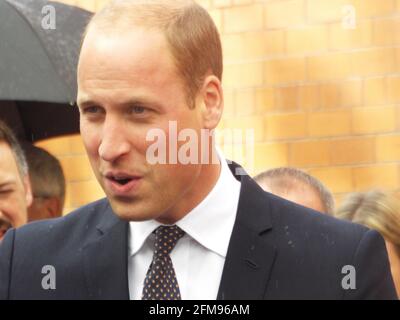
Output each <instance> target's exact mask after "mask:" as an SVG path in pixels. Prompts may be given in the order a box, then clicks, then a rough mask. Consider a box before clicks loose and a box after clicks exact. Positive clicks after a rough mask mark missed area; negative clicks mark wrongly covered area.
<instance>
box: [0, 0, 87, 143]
mask: <svg viewBox="0 0 400 320" xmlns="http://www.w3.org/2000/svg"><path fill="white" fill-rule="evenodd" d="M52 14H54V15H53V16H50V18H55V20H54V22H55V24H54V27H55V28H52V26H51V27H50V28H46V26H45V27H44V26H43V25H45V24H46V21H49V20H48V19H49V15H52ZM91 15H92V13H90V12H88V11H86V10H83V9H80V8H77V7H74V6H69V5H65V4H62V3H58V2H52V1H46V0H1V1H0V118H1V119H3V120H5V121H6V122H8V123H9V124H10V125H11V126H12V128H13V129H14V130H16V131H17V133H19V135H20V136H21V135H23V136H24V137H25V138H27V139H29V140H31V141H36V140H39V139H43V138H48V137H51V136H54V135H59V134H68V133H75V132H78V131H79V128H78V126H79V121H78V118H79V114H78V110H77V108H76V106H74V104H75V101H76V94H77V84H76V71H77V63H78V57H79V50H80V43H81V38H82V34H83V32H84V30H85V27H86V25H87V23H88V22H89V19H90V17H91Z"/></svg>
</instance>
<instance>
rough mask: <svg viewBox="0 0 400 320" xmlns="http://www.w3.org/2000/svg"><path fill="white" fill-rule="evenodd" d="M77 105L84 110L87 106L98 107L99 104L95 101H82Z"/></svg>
mask: <svg viewBox="0 0 400 320" xmlns="http://www.w3.org/2000/svg"><path fill="white" fill-rule="evenodd" d="M77 105H78V107H79V108H83V107H86V106H93V105H97V103H96V102H95V101H93V100H80V101H78V102H77Z"/></svg>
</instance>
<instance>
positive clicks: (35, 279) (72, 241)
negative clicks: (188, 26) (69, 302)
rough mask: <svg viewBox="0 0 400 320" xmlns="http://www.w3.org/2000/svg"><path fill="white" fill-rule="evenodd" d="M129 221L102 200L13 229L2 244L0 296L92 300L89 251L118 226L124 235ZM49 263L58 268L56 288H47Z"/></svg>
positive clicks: (56, 271)
mask: <svg viewBox="0 0 400 320" xmlns="http://www.w3.org/2000/svg"><path fill="white" fill-rule="evenodd" d="M126 225H127V223H126V222H123V221H121V220H119V219H118V218H117V216H115V215H114V214H113V213H112V210H111V208H110V206H109V203H108V201H107V200H106V199H102V200H99V201H96V202H94V203H91V204H89V205H86V206H84V207H82V208H80V209H78V210H76V211H74V212H72V213H70V214H68V215H67V216H65V217H61V218H58V219H51V220H44V221H38V222H33V223H30V224H27V225H25V226H23V227H21V228H19V229H16V230H15V229H11V230H9V231H8V232H7V234H6V236H5V238H4V240H3V242H2V244H1V245H0V299H71V298H73V299H87V298H90V292H89V291H88V283H87V281H89V279H88V278H89V277H90V275H88V274H87V272H86V271H87V270H85V256H86V255H87V250H86V249H87V248H90V246H91V244H92V243H93V242H96V241H97V240H98V239H100V238H101V237H102V236H103V235H104V233H107V234H108V233H109V232H110V231H112V230H113V229H115V230H117V229H118V228H119V229H120V230H121V232H122V233H124V232H125V230H126ZM121 232H119V233H121ZM121 238H122V239H124V238H125V234H124V235H122V237H121ZM123 242H124V241H123ZM124 249H125V248H120V249H118V248H116V249H115V251H122V250H124ZM125 252H126V251H125ZM45 266H51V267H54V270H55V273H56V277H55V279H56V288H55V290H51V289H44V288H43V285H42V281H43V279H44V277H45V276H46V269H44V267H45ZM102 276H105V275H102Z"/></svg>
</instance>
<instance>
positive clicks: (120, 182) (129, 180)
mask: <svg viewBox="0 0 400 320" xmlns="http://www.w3.org/2000/svg"><path fill="white" fill-rule="evenodd" d="M109 179H110V180H112V181H113V182H115V183H118V184H119V185H121V186H124V185H126V184H128V183H129V182H131V181H132V180H133V178H120V179H118V178H115V177H111V178H109Z"/></svg>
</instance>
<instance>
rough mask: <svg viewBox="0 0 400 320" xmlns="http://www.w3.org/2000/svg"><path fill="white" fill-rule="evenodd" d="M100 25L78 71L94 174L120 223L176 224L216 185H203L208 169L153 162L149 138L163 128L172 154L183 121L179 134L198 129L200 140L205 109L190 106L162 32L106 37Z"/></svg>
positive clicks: (134, 30)
mask: <svg viewBox="0 0 400 320" xmlns="http://www.w3.org/2000/svg"><path fill="white" fill-rule="evenodd" d="M95 28H96V27H93V28H92V29H91V30H90V31H89V33H88V34H87V37H86V39H85V42H84V44H83V47H82V51H81V56H80V62H79V68H78V88H79V90H78V105H79V109H80V113H81V121H80V126H81V134H82V138H83V142H84V145H85V148H86V151H87V153H88V156H89V159H90V162H91V165H92V168H93V170H94V173H95V175H96V177H97V179H98V181H99V183H100V185H101V186H102V188H103V189H104V191H105V193H106V195H107V197H108V199H109V200H110V203H111V206H112V208H113V210H114V211H115V213H116V214H117V215H119V216H120V217H121V218H123V219H127V220H136V221H140V220H149V219H156V220H158V221H161V222H165V223H172V222H175V221H176V220H177V219H179V218H180V217H181V216H182V214H183V212H188V211H189V210H191V209H192V208H193V207H194V205H195V204H197V203H198V202H199V199H201V198H202V197H204V196H205V194H206V193H205V192H203V190H202V188H208V187H209V186H203V185H202V184H201V183H199V182H198V181H200V180H201V179H202V177H203V178H204V175H205V174H206V172H205V171H204V169H203V168H202V166H201V165H197V164H196V165H194V164H193V165H182V164H179V161H178V164H167V165H165V164H154V165H151V164H149V163H148V161H147V159H146V151H147V149H148V147H149V146H150V145H151V144H154V141H146V135H147V133H148V131H149V130H151V129H154V128H159V129H161V130H163V132H165V135H166V138H167V146H166V147H167V154H168V146H169V142H168V141H169V138H170V134H169V132H168V126H169V121H176V122H177V129H178V132H179V130H182V129H185V128H192V129H194V130H195V131H196V132H197V133H198V135H197V136H198V137H199V136H200V134H199V132H200V129H201V128H203V120H202V112H201V110H202V108H201V107H199V106H197V107H196V108H194V109H190V108H189V106H188V101H187V96H186V94H185V90H184V83H183V81H182V80H181V78H180V77H179V76H178V74H177V71H176V67H175V65H174V63H173V59H172V57H171V54H170V51H169V48H168V45H167V42H166V39H165V36H164V35H163V34H162V33H160V32H158V31H149V30H145V29H142V28H131V30H130V31H129V33H121V32H119V33H118V32H114V33H108V34H107V36H106V35H105V34H104V32H101V31H96V29H95ZM199 104H201V103H199ZM171 138H172V139H176V137H171ZM182 144H183V142H178V149H179V146H180V145H182ZM167 159H168V157H167ZM203 180H204V179H203Z"/></svg>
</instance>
